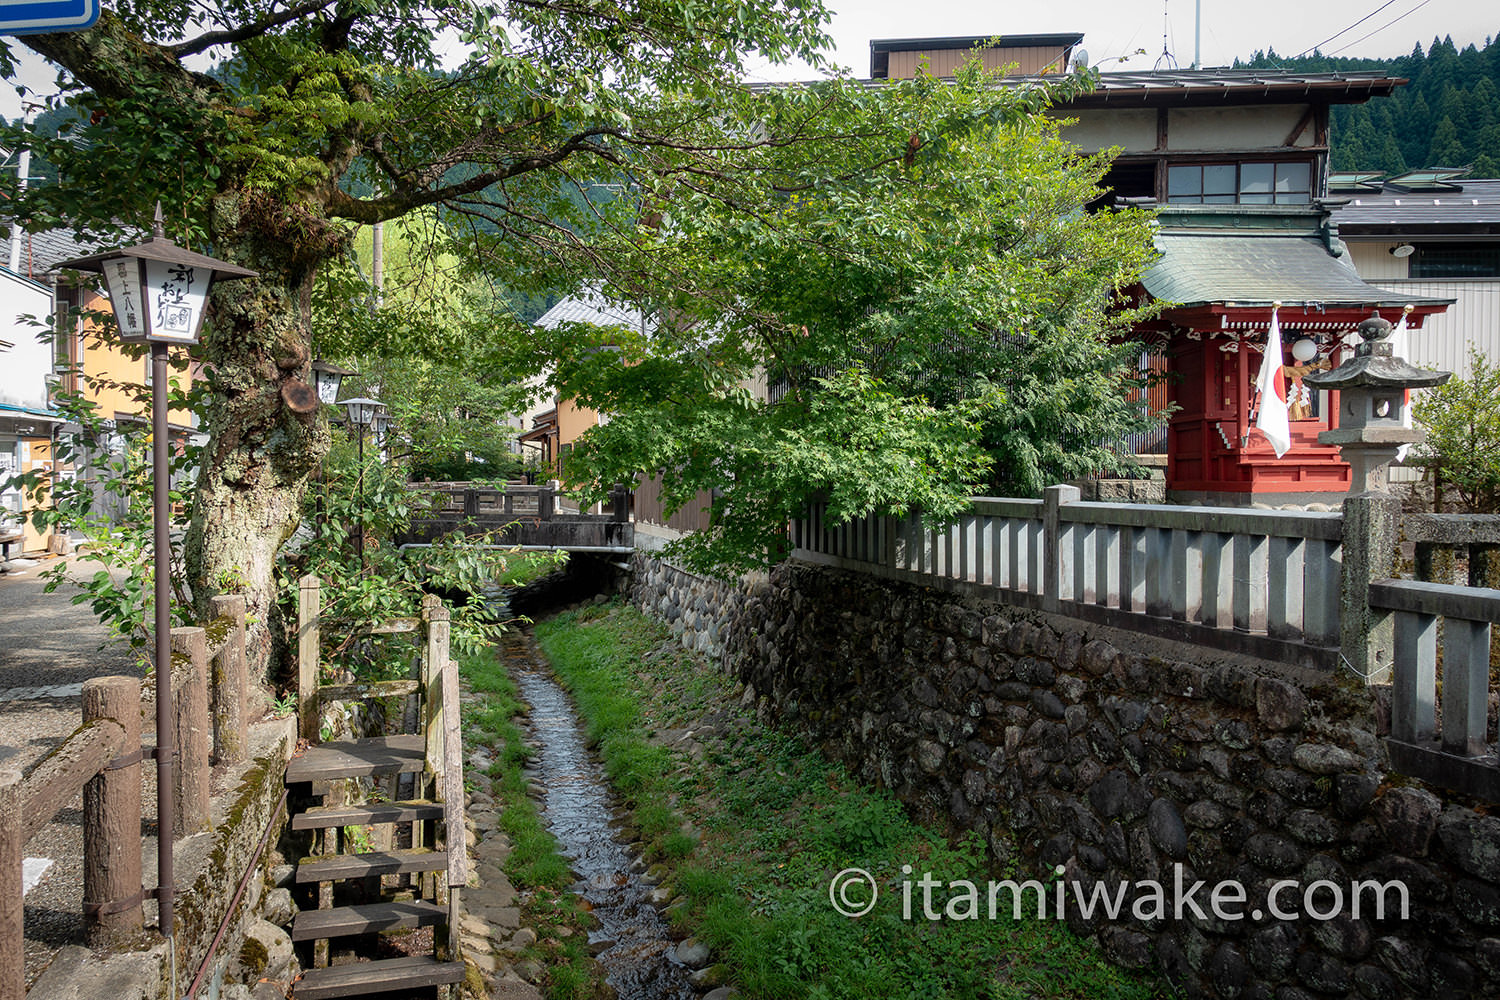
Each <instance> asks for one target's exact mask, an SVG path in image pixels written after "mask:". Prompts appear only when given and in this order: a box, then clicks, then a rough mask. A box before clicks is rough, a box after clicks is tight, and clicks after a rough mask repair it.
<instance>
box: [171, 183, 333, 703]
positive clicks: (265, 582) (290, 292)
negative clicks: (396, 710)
mask: <svg viewBox="0 0 1500 1000" xmlns="http://www.w3.org/2000/svg"><path fill="white" fill-rule="evenodd" d="M212 225H213V235H214V246H215V251H216V253H218V254H219V256H221V257H223V258H224V259H226V260H229V261H232V262H234V263H236V264H240V265H242V266H244V267H251V268H254V269H255V270H256V271H258V272H260V276H259V277H258V278H249V279H245V280H242V281H235V282H232V283H229V284H227V285H226V286H224V287H223V288H222V290H220V291H216V292H215V293H214V295H213V310H212V312H211V313H210V316H211V318H212V329H211V330H210V331H209V332H208V333H207V334H206V335H205V337H204V342H203V345H202V348H201V349H202V356H203V360H204V363H205V367H206V368H208V369H211V376H210V377H212V378H213V380H214V388H215V391H214V392H213V393H211V394H210V395H209V397H208V405H207V409H206V412H205V413H204V429H205V430H206V431H207V432H208V435H209V442H208V445H207V447H206V449H205V451H204V456H203V461H202V464H201V466H200V468H199V474H198V490H197V497H196V501H195V503H194V506H193V511H192V522H191V525H190V527H189V529H188V535H187V539H186V546H185V556H186V562H187V571H188V580H189V583H190V584H191V586H192V589H193V601H194V604H195V605H196V606H197V610H198V613H199V614H200V616H201V615H205V613H206V612H207V610H208V602H209V599H210V598H212V597H213V596H214V595H215V594H218V593H224V592H243V593H244V594H245V599H246V605H247V607H246V610H247V613H248V615H249V621H250V622H252V623H253V624H251V625H250V626H249V628H248V630H247V635H246V643H247V652H248V655H249V658H250V669H251V670H252V671H254V673H252V674H251V676H253V677H259V678H261V679H262V681H263V682H265V683H270V684H274V683H276V682H278V681H279V680H281V679H283V678H282V672H281V669H280V666H279V664H278V661H279V659H280V658H281V651H282V650H283V649H284V648H285V644H286V623H284V622H283V621H282V616H281V614H280V611H279V609H278V606H277V600H276V598H277V593H276V572H275V562H276V554H277V552H278V551H280V549H281V547H282V545H284V544H285V543H286V541H287V539H289V538H290V537H291V535H292V533H293V532H294V531H296V529H297V525H298V522H299V520H300V518H301V511H302V500H303V496H304V494H305V493H306V491H307V484H308V477H309V475H310V474H311V473H312V471H313V470H314V469H315V468H316V467H317V466H318V463H319V462H320V461H321V460H322V458H323V456H324V454H326V453H327V451H328V443H329V434H328V424H327V421H326V420H324V419H323V417H322V415H321V413H320V412H319V411H318V409H314V410H313V411H312V412H311V413H298V412H296V411H295V410H293V409H292V408H291V407H290V406H288V405H287V402H286V399H285V398H284V396H283V389H284V388H286V387H287V386H288V383H297V382H301V383H305V382H306V380H307V378H308V363H309V360H310V359H309V357H308V350H309V347H308V345H309V343H310V338H309V333H310V331H309V307H310V296H311V293H312V284H313V280H314V278H315V276H316V273H317V267H318V264H319V263H320V262H322V261H323V260H326V259H327V258H328V257H329V255H330V254H331V253H333V252H336V251H337V250H338V249H339V247H340V246H341V244H342V242H343V240H344V239H345V238H346V237H345V236H344V234H343V233H342V232H341V230H340V229H339V228H338V227H336V226H333V225H331V224H330V223H328V222H327V221H325V220H322V219H318V218H316V217H315V216H314V215H312V214H311V213H309V212H307V211H306V210H305V209H302V208H301V207H299V206H296V205H287V204H282V203H278V202H276V201H274V200H273V199H271V198H269V197H266V196H264V195H260V194H256V193H247V192H243V191H237V192H230V193H228V194H224V195H220V196H219V197H218V198H217V199H216V200H215V202H214V211H213V220H212ZM291 388H292V395H293V396H295V392H296V390H298V389H301V388H302V387H301V386H298V385H293V386H292V387H291Z"/></svg>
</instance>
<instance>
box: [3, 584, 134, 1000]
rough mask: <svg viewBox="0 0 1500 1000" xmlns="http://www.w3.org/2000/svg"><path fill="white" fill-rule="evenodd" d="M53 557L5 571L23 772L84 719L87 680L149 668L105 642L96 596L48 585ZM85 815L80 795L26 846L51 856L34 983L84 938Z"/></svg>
mask: <svg viewBox="0 0 1500 1000" xmlns="http://www.w3.org/2000/svg"><path fill="white" fill-rule="evenodd" d="M28 561H29V560H28ZM53 565H56V560H51V561H47V562H41V563H38V564H37V565H35V566H30V567H27V566H19V565H18V564H17V561H12V562H11V563H8V564H6V568H7V572H4V573H0V767H4V768H10V769H16V770H20V771H22V772H25V771H27V770H28V769H30V768H31V767H32V766H34V765H35V764H36V762H37V761H38V760H40V759H41V758H42V757H43V756H45V755H46V754H47V752H48V751H50V750H51V749H52V748H53V747H55V746H57V745H58V744H59V743H61V742H62V741H63V739H65V738H66V737H67V736H68V734H69V733H71V732H72V731H73V730H74V729H76V728H77V727H78V724H79V722H80V721H82V714H81V712H82V708H81V698H80V694H79V692H80V689H81V688H82V685H83V682H84V681H86V680H88V679H89V678H91V677H105V676H109V675H111V674H128V675H131V676H136V677H139V676H140V675H141V671H140V668H139V667H138V666H137V665H136V663H135V661H134V657H133V656H132V655H131V654H130V653H129V651H128V650H126V649H125V648H124V647H122V646H111V647H110V648H108V649H106V650H103V651H100V650H99V648H98V647H99V644H100V643H101V642H103V641H104V640H105V639H106V638H107V635H108V633H107V631H106V630H105V629H104V627H103V626H102V625H100V624H99V622H98V621H97V620H96V619H95V618H94V615H93V612H92V611H91V610H90V609H89V607H88V605H86V604H84V605H76V606H75V605H74V604H72V603H71V602H72V598H73V596H74V594H76V593H78V591H77V590H76V589H74V588H61V589H59V590H58V592H57V593H54V594H47V593H44V592H43V587H44V585H45V581H44V580H42V579H41V573H42V572H43V571H44V570H46V569H48V568H49V567H51V566H53ZM98 569H99V566H98V565H97V564H93V563H89V562H87V561H84V560H80V559H76V558H70V559H69V561H68V571H69V574H70V575H71V576H73V577H74V578H76V579H84V578H87V577H89V576H92V575H93V574H94V573H95V572H97V571H98ZM147 721H148V728H150V729H153V730H154V728H155V727H154V725H149V723H150V722H152V721H154V720H147ZM143 771H146V772H149V771H150V768H144V769H143ZM153 777H154V776H153ZM148 784H150V785H151V788H150V789H148V790H147V794H146V797H145V799H144V801H143V802H142V805H143V807H145V810H146V811H147V812H148V813H149V817H148V818H147V820H146V822H147V825H148V826H150V827H154V826H155V812H156V810H155V804H156V803H155V793H154V781H151V782H148ZM81 814H82V797H81V796H80V797H79V798H76V799H74V800H73V801H72V802H71V803H69V804H68V805H66V806H65V807H64V808H63V809H62V810H61V811H60V812H59V813H58V814H57V818H56V819H55V820H54V821H53V822H52V823H51V824H49V825H47V826H45V827H43V828H42V830H41V832H40V833H38V834H37V835H36V837H35V838H33V840H32V841H31V843H29V844H27V845H26V852H25V853H26V857H27V858H30V859H37V860H36V861H35V862H33V863H31V864H30V865H28V867H29V868H31V869H34V870H35V869H41V868H42V867H43V865H42V862H43V861H50V862H51V864H50V865H47V866H46V868H45V871H44V872H43V873H42V875H41V879H40V882H39V883H38V884H37V885H36V886H35V887H34V888H32V889H31V890H30V891H29V892H27V894H26V980H27V984H28V985H29V984H30V983H31V982H32V981H33V980H34V979H35V978H36V976H37V975H39V974H40V973H41V970H42V969H44V968H45V967H46V965H47V963H48V962H50V961H51V960H52V956H53V955H54V954H55V953H56V952H57V949H59V948H61V947H63V946H64V945H69V944H81V943H82V932H83V918H82V916H81V914H80V907H81V905H82V902H83V835H82V828H81ZM150 846H152V847H154V844H152V845H150ZM153 856H154V855H153Z"/></svg>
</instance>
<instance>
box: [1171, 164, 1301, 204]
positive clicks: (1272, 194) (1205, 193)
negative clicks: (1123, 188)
mask: <svg viewBox="0 0 1500 1000" xmlns="http://www.w3.org/2000/svg"><path fill="white" fill-rule="evenodd" d="M1311 200H1312V167H1311V166H1310V165H1309V164H1307V163H1205V164H1201V165H1199V164H1192V165H1190V166H1189V165H1176V166H1170V167H1168V168H1167V202H1168V203H1169V204H1173V205H1306V204H1308V203H1309V202H1310V201H1311Z"/></svg>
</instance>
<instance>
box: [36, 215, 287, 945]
mask: <svg viewBox="0 0 1500 1000" xmlns="http://www.w3.org/2000/svg"><path fill="white" fill-rule="evenodd" d="M58 267H67V268H72V269H74V270H76V271H93V272H95V273H102V274H103V275H104V282H105V284H106V285H107V286H108V288H109V301H110V308H111V309H112V310H113V312H114V315H115V323H116V325H118V326H119V328H120V339H121V340H122V341H124V342H125V343H127V344H150V345H151V470H152V486H151V512H152V520H153V522H154V523H153V527H154V529H155V531H154V536H155V537H154V546H153V547H154V557H155V560H154V565H155V572H156V581H155V582H156V829H157V845H158V849H157V852H156V853H157V881H158V883H159V885H158V886H157V890H156V899H157V923H158V924H159V925H160V930H161V933H162V936H163V937H165V938H166V939H167V941H168V950H169V952H170V951H171V947H172V946H171V944H170V942H171V940H172V898H173V875H172V843H173V840H174V837H173V830H172V784H173V775H172V769H173V759H172V758H173V756H174V754H175V748H174V747H173V745H172V614H171V603H170V602H171V599H172V590H171V583H172V548H171V544H172V543H171V537H170V535H169V533H168V528H169V523H168V522H169V520H170V518H171V507H170V496H169V494H168V487H169V485H170V484H169V482H168V473H167V448H168V442H167V348H168V347H169V346H171V345H172V344H186V345H191V344H196V343H197V342H198V334H199V333H200V332H201V331H202V329H203V316H204V313H205V312H206V311H207V304H208V290H209V288H210V287H212V285H213V283H214V282H215V281H216V280H228V279H234V278H254V277H257V276H258V275H257V273H256V272H255V271H251V270H249V269H248V268H243V267H236V266H235V265H234V264H230V263H228V262H227V261H222V260H216V259H214V258H213V257H205V256H204V255H203V254H200V253H194V252H193V251H191V250H185V249H183V248H182V247H180V246H178V245H177V244H175V243H173V242H172V241H171V240H169V239H167V238H166V233H165V232H164V230H163V227H162V213H161V202H157V203H156V219H155V223H154V225H153V227H152V235H151V239H149V240H147V241H146V242H145V243H141V244H138V245H137V246H133V247H125V248H123V249H120V250H111V251H108V252H107V253H100V254H93V255H91V256H88V257H76V258H74V259H72V260H65V261H63V262H61V263H60V264H58Z"/></svg>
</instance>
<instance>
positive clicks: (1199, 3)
mask: <svg viewBox="0 0 1500 1000" xmlns="http://www.w3.org/2000/svg"><path fill="white" fill-rule="evenodd" d="M1202 48H1203V0H1193V69H1202V68H1203V62H1202V60H1201V59H1200V57H1199V53H1200V52H1201V51H1202Z"/></svg>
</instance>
